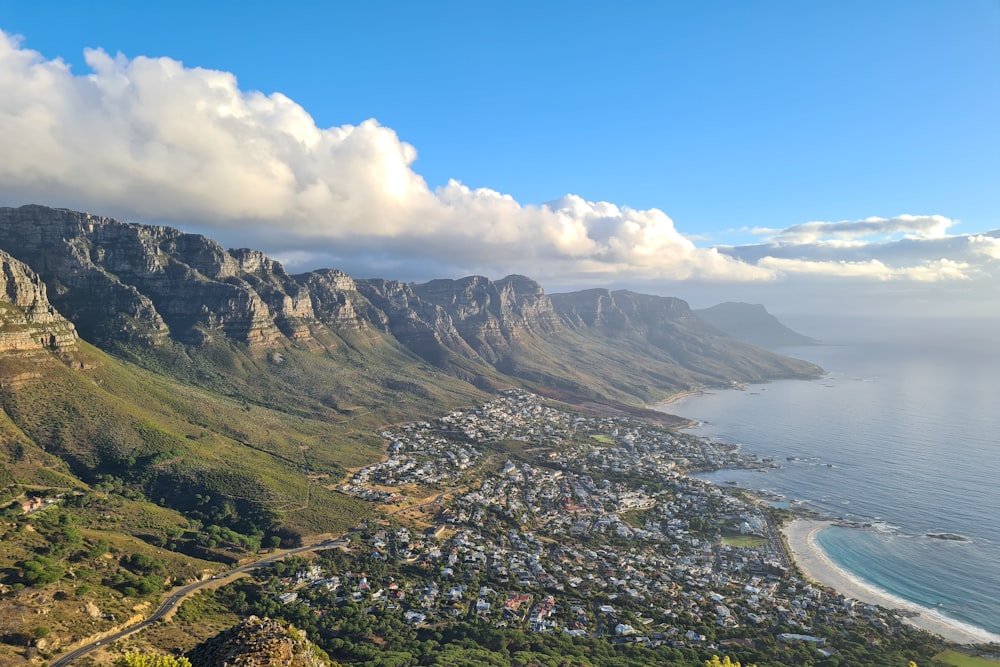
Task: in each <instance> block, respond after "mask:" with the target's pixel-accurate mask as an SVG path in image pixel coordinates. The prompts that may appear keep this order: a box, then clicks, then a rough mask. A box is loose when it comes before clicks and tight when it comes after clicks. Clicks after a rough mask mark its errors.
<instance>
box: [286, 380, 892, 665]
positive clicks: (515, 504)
mask: <svg viewBox="0 0 1000 667" xmlns="http://www.w3.org/2000/svg"><path fill="white" fill-rule="evenodd" d="M382 435H383V436H384V437H385V438H386V440H387V441H388V443H389V444H388V449H387V458H386V459H385V460H384V461H382V462H380V463H378V464H375V465H373V466H370V467H368V468H365V469H363V470H360V471H358V472H357V473H355V474H354V475H353V477H352V478H351V479H350V481H349V482H347V483H345V484H344V485H343V486H342V487H341V490H343V491H344V492H347V493H352V494H355V495H358V496H360V497H363V498H367V499H372V500H376V501H378V502H381V503H384V504H385V505H384V506H385V507H386V509H387V511H386V514H387V518H386V519H385V520H382V521H377V522H376V521H367V522H365V523H363V524H362V526H361V527H359V529H358V530H357V531H355V532H354V533H353V534H352V536H351V547H350V548H349V549H348V550H347V551H346V553H340V552H337V553H334V554H331V555H328V556H324V557H320V558H318V559H316V560H315V562H314V563H313V564H310V565H308V566H307V565H306V564H302V566H301V567H300V568H299V569H298V570H296V571H295V572H282V576H280V577H279V576H271V578H270V580H269V581H267V584H266V591H267V595H269V596H270V599H271V600H272V602H278V603H280V605H282V606H286V607H287V606H305V607H308V608H310V609H311V610H312V613H313V614H314V615H315V616H318V617H326V616H332V617H334V618H335V617H336V610H337V609H338V608H339V607H341V606H344V605H354V606H357V607H361V608H362V609H364V610H366V613H367V614H374V615H391V616H394V617H398V618H399V619H401V620H402V621H403V622H404V623H406V624H408V625H409V626H412V627H414V628H421V627H440V626H441V624H448V623H452V622H458V621H462V622H476V623H481V624H488V625H490V626H492V627H495V628H515V629H519V630H523V631H526V632H532V633H562V634H564V635H569V636H587V637H602V638H605V639H607V640H608V641H610V642H613V643H620V644H638V645H645V646H650V647H656V646H663V645H666V646H670V647H675V648H677V647H702V648H704V649H706V650H716V649H719V648H726V647H729V646H736V647H740V646H745V647H749V646H752V645H753V643H754V640H755V638H759V637H760V636H766V637H769V638H771V640H772V641H775V642H779V643H786V644H797V645H799V646H802V645H805V646H808V647H809V648H810V650H813V651H816V652H817V653H818V654H819V655H824V656H826V655H832V654H835V653H836V652H837V650H838V649H837V643H838V642H837V638H838V637H839V636H842V635H843V634H844V633H845V632H850V633H851V634H852V636H858V635H860V636H868V637H878V636H886V635H892V634H897V635H898V634H899V633H904V632H909V630H908V629H904V626H903V625H902V623H901V619H900V618H899V617H898V616H897V615H896V614H895V613H894V612H891V611H888V610H884V609H881V608H877V607H874V606H871V605H862V604H860V603H856V602H855V601H853V600H849V599H845V598H844V597H842V596H840V595H838V594H836V593H835V592H833V591H827V590H823V589H821V588H819V587H817V586H816V585H813V584H811V583H809V582H807V581H805V580H804V579H802V578H801V577H799V576H797V575H796V573H795V570H794V566H793V564H791V563H790V562H789V559H788V556H787V555H786V552H785V549H784V547H783V545H782V542H781V538H780V535H779V533H778V531H777V529H776V526H775V522H776V518H775V517H776V510H775V509H774V508H772V507H771V506H770V505H769V503H768V502H766V500H765V499H762V498H756V497H752V496H750V495H747V494H746V493H745V492H743V491H740V490H737V489H728V488H725V489H724V488H719V487H716V486H714V485H712V484H710V483H708V482H705V481H703V480H700V479H698V478H697V477H693V476H690V474H689V473H690V472H691V471H696V470H707V469H718V468H722V467H742V468H747V467H749V468H760V467H767V466H771V465H774V464H773V462H771V461H767V460H760V459H757V458H755V457H752V456H747V455H745V454H742V453H741V452H740V451H739V450H738V449H737V448H735V447H732V446H728V445H722V444H719V443H713V442H709V441H705V440H703V439H699V438H697V437H694V436H692V435H690V434H686V433H683V432H676V431H669V430H667V429H664V428H660V427H657V426H653V425H650V424H647V423H644V422H641V421H637V420H635V419H631V418H624V417H599V416H591V415H584V414H580V413H576V412H572V411H570V410H566V409H560V408H557V407H553V406H551V405H547V404H546V401H545V400H544V399H542V398H541V397H538V396H535V395H533V394H530V393H527V392H524V391H508V392H506V393H505V394H503V395H502V396H501V397H499V398H497V399H495V400H493V401H491V402H489V403H487V404H485V405H483V406H480V407H478V408H474V409H467V410H462V411H456V412H452V413H451V414H448V415H446V416H444V417H442V418H440V419H438V420H436V421H434V422H420V423H415V424H408V425H405V426H402V427H400V428H398V429H392V430H385V431H383V432H382ZM427 498H429V500H427ZM331 624H332V625H335V621H333V620H332V619H331Z"/></svg>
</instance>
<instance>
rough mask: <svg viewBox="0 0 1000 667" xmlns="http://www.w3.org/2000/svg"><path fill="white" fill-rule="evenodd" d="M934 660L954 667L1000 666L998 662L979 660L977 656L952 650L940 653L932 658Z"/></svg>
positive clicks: (999, 661) (986, 659) (987, 659)
mask: <svg viewBox="0 0 1000 667" xmlns="http://www.w3.org/2000/svg"><path fill="white" fill-rule="evenodd" d="M934 659H935V660H939V661H941V662H943V663H945V664H948V665H953V666H954V667H996V665H1000V660H991V659H989V658H980V657H978V656H974V655H967V654H965V653H962V652H961V651H955V650H952V649H948V650H947V651H942V652H941V653H939V654H937V655H936V656H934Z"/></svg>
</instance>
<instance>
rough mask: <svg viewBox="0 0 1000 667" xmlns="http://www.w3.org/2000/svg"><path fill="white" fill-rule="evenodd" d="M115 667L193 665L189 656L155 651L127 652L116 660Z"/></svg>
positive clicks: (175, 666)
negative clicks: (159, 653)
mask: <svg viewBox="0 0 1000 667" xmlns="http://www.w3.org/2000/svg"><path fill="white" fill-rule="evenodd" d="M114 667H192V666H191V661H190V660H188V659H187V658H177V657H174V656H172V655H157V654H155V653H127V654H125V655H123V656H122V657H120V658H118V659H117V660H115V662H114Z"/></svg>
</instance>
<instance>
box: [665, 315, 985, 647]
mask: <svg viewBox="0 0 1000 667" xmlns="http://www.w3.org/2000/svg"><path fill="white" fill-rule="evenodd" d="M796 324H798V326H796V327H795V328H797V329H798V330H800V331H803V332H805V333H807V334H809V335H813V336H814V337H817V338H819V337H822V339H823V342H824V345H820V346H809V347H796V348H786V349H784V350H780V351H781V352H783V353H785V354H789V355H791V356H795V357H798V358H801V359H807V360H809V361H812V362H814V363H817V364H819V365H821V366H822V367H823V368H825V369H826V370H827V371H828V372H829V374H828V375H827V376H826V377H823V378H822V379H819V380H814V381H782V382H774V383H771V384H766V385H753V386H749V387H747V388H746V389H745V390H743V391H739V390H725V391H718V392H714V393H709V394H705V395H699V396H692V397H689V398H685V399H683V400H680V401H678V402H675V403H672V404H670V405H669V406H668V407H667V408H666V409H667V410H668V411H669V412H672V413H675V414H679V415H683V416H685V417H691V418H694V419H698V420H700V421H701V422H702V424H701V425H699V426H698V427H696V428H695V429H693V431H694V432H695V433H697V434H699V435H702V436H705V437H710V438H714V439H718V440H723V441H726V442H732V443H740V444H741V445H742V446H743V449H744V451H747V452H751V453H754V454H759V455H761V456H771V457H774V459H775V460H776V462H778V463H780V465H781V468H780V469H777V470H771V471H769V472H753V471H732V470H723V471H719V472H716V473H711V474H708V475H703V476H702V477H704V478H706V479H710V480H712V481H713V482H716V483H718V484H726V483H731V482H736V483H737V484H738V485H739V486H741V487H745V488H755V489H767V490H770V491H773V492H777V493H781V494H783V495H784V496H786V497H787V499H788V500H790V501H796V502H800V503H802V504H803V505H804V506H805V507H808V508H811V509H813V510H816V511H818V512H820V513H821V514H823V515H826V516H828V517H830V518H844V519H849V520H852V521H858V522H863V523H868V524H871V525H870V526H869V527H866V528H843V527H836V526H835V527H831V528H828V529H826V530H824V531H823V532H821V533H820V534H819V536H818V542H819V545H820V546H821V547H822V549H823V550H824V551H825V552H826V554H827V555H828V556H829V557H830V559H831V560H833V561H834V562H835V563H836V564H837V565H839V566H840V567H841V568H842V569H844V570H846V571H847V572H848V573H849V574H851V575H852V576H854V577H857V578H859V579H861V580H863V581H864V582H866V583H868V584H870V585H874V586H875V587H877V588H879V589H882V590H883V591H885V592H888V593H890V594H892V595H894V596H897V597H900V598H904V599H905V600H908V601H910V602H912V603H916V604H917V605H920V606H921V607H925V608H927V609H931V610H936V611H937V612H939V613H941V614H942V615H945V616H947V617H950V618H952V619H955V620H958V621H961V622H963V623H967V624H971V625H974V626H976V627H978V628H982V629H986V630H988V631H990V632H992V633H997V634H1000V557H998V556H1000V483H998V480H1000V353H998V351H997V348H996V340H997V339H996V333H997V332H998V331H1000V327H998V326H997V322H996V321H992V322H983V321H978V322H955V321H951V322H946V323H937V324H932V323H929V322H926V321H916V320H914V321H913V322H908V323H903V326H897V327H895V328H889V327H888V326H886V325H885V324H879V323H873V322H864V323H861V322H853V323H850V324H851V326H844V323H843V322H841V323H838V324H837V326H836V328H834V327H832V326H830V325H832V324H834V323H833V322H832V321H830V322H825V323H822V324H819V323H816V324H814V326H812V327H805V326H802V325H801V324H800V323H796ZM896 324H897V325H898V324H899V323H898V322H897V323H896ZM987 324H988V326H986V325H987ZM821 332H822V333H821ZM928 533H955V534H958V535H962V536H964V537H966V538H968V540H969V541H952V540H944V539H936V538H932V537H928V536H927V534H928Z"/></svg>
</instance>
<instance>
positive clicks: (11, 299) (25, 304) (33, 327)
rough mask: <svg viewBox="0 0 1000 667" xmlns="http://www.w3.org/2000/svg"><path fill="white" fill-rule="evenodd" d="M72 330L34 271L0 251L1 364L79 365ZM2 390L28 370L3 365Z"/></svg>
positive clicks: (28, 372)
mask: <svg viewBox="0 0 1000 667" xmlns="http://www.w3.org/2000/svg"><path fill="white" fill-rule="evenodd" d="M76 352H77V337H76V330H75V329H74V327H73V324H72V323H71V322H69V321H68V320H66V319H65V318H64V317H63V316H62V315H60V314H59V313H58V312H56V309H55V308H54V307H53V306H52V304H51V303H49V300H48V296H47V294H46V289H45V283H43V282H42V280H41V278H39V277H38V274H36V273H35V272H34V271H32V270H31V269H30V268H28V267H27V266H26V265H25V264H24V263H22V262H19V261H18V260H16V259H14V258H13V257H11V256H10V255H8V254H7V253H5V252H3V251H0V355H3V357H4V358H5V360H8V361H9V360H11V359H45V358H46V357H48V356H51V355H54V356H55V357H57V358H59V359H60V360H62V361H63V362H66V363H68V364H70V365H77V366H78V365H79V362H78V361H77V360H76V359H75V356H76V355H75V353H76ZM3 366H4V372H2V373H0V383H2V384H3V385H4V386H8V385H10V384H11V383H12V382H14V383H16V382H18V381H20V380H22V379H25V377H26V376H25V373H27V374H28V375H30V374H31V373H30V370H25V369H19V370H18V371H13V370H11V369H10V368H9V367H10V366H11V364H4V365H3Z"/></svg>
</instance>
